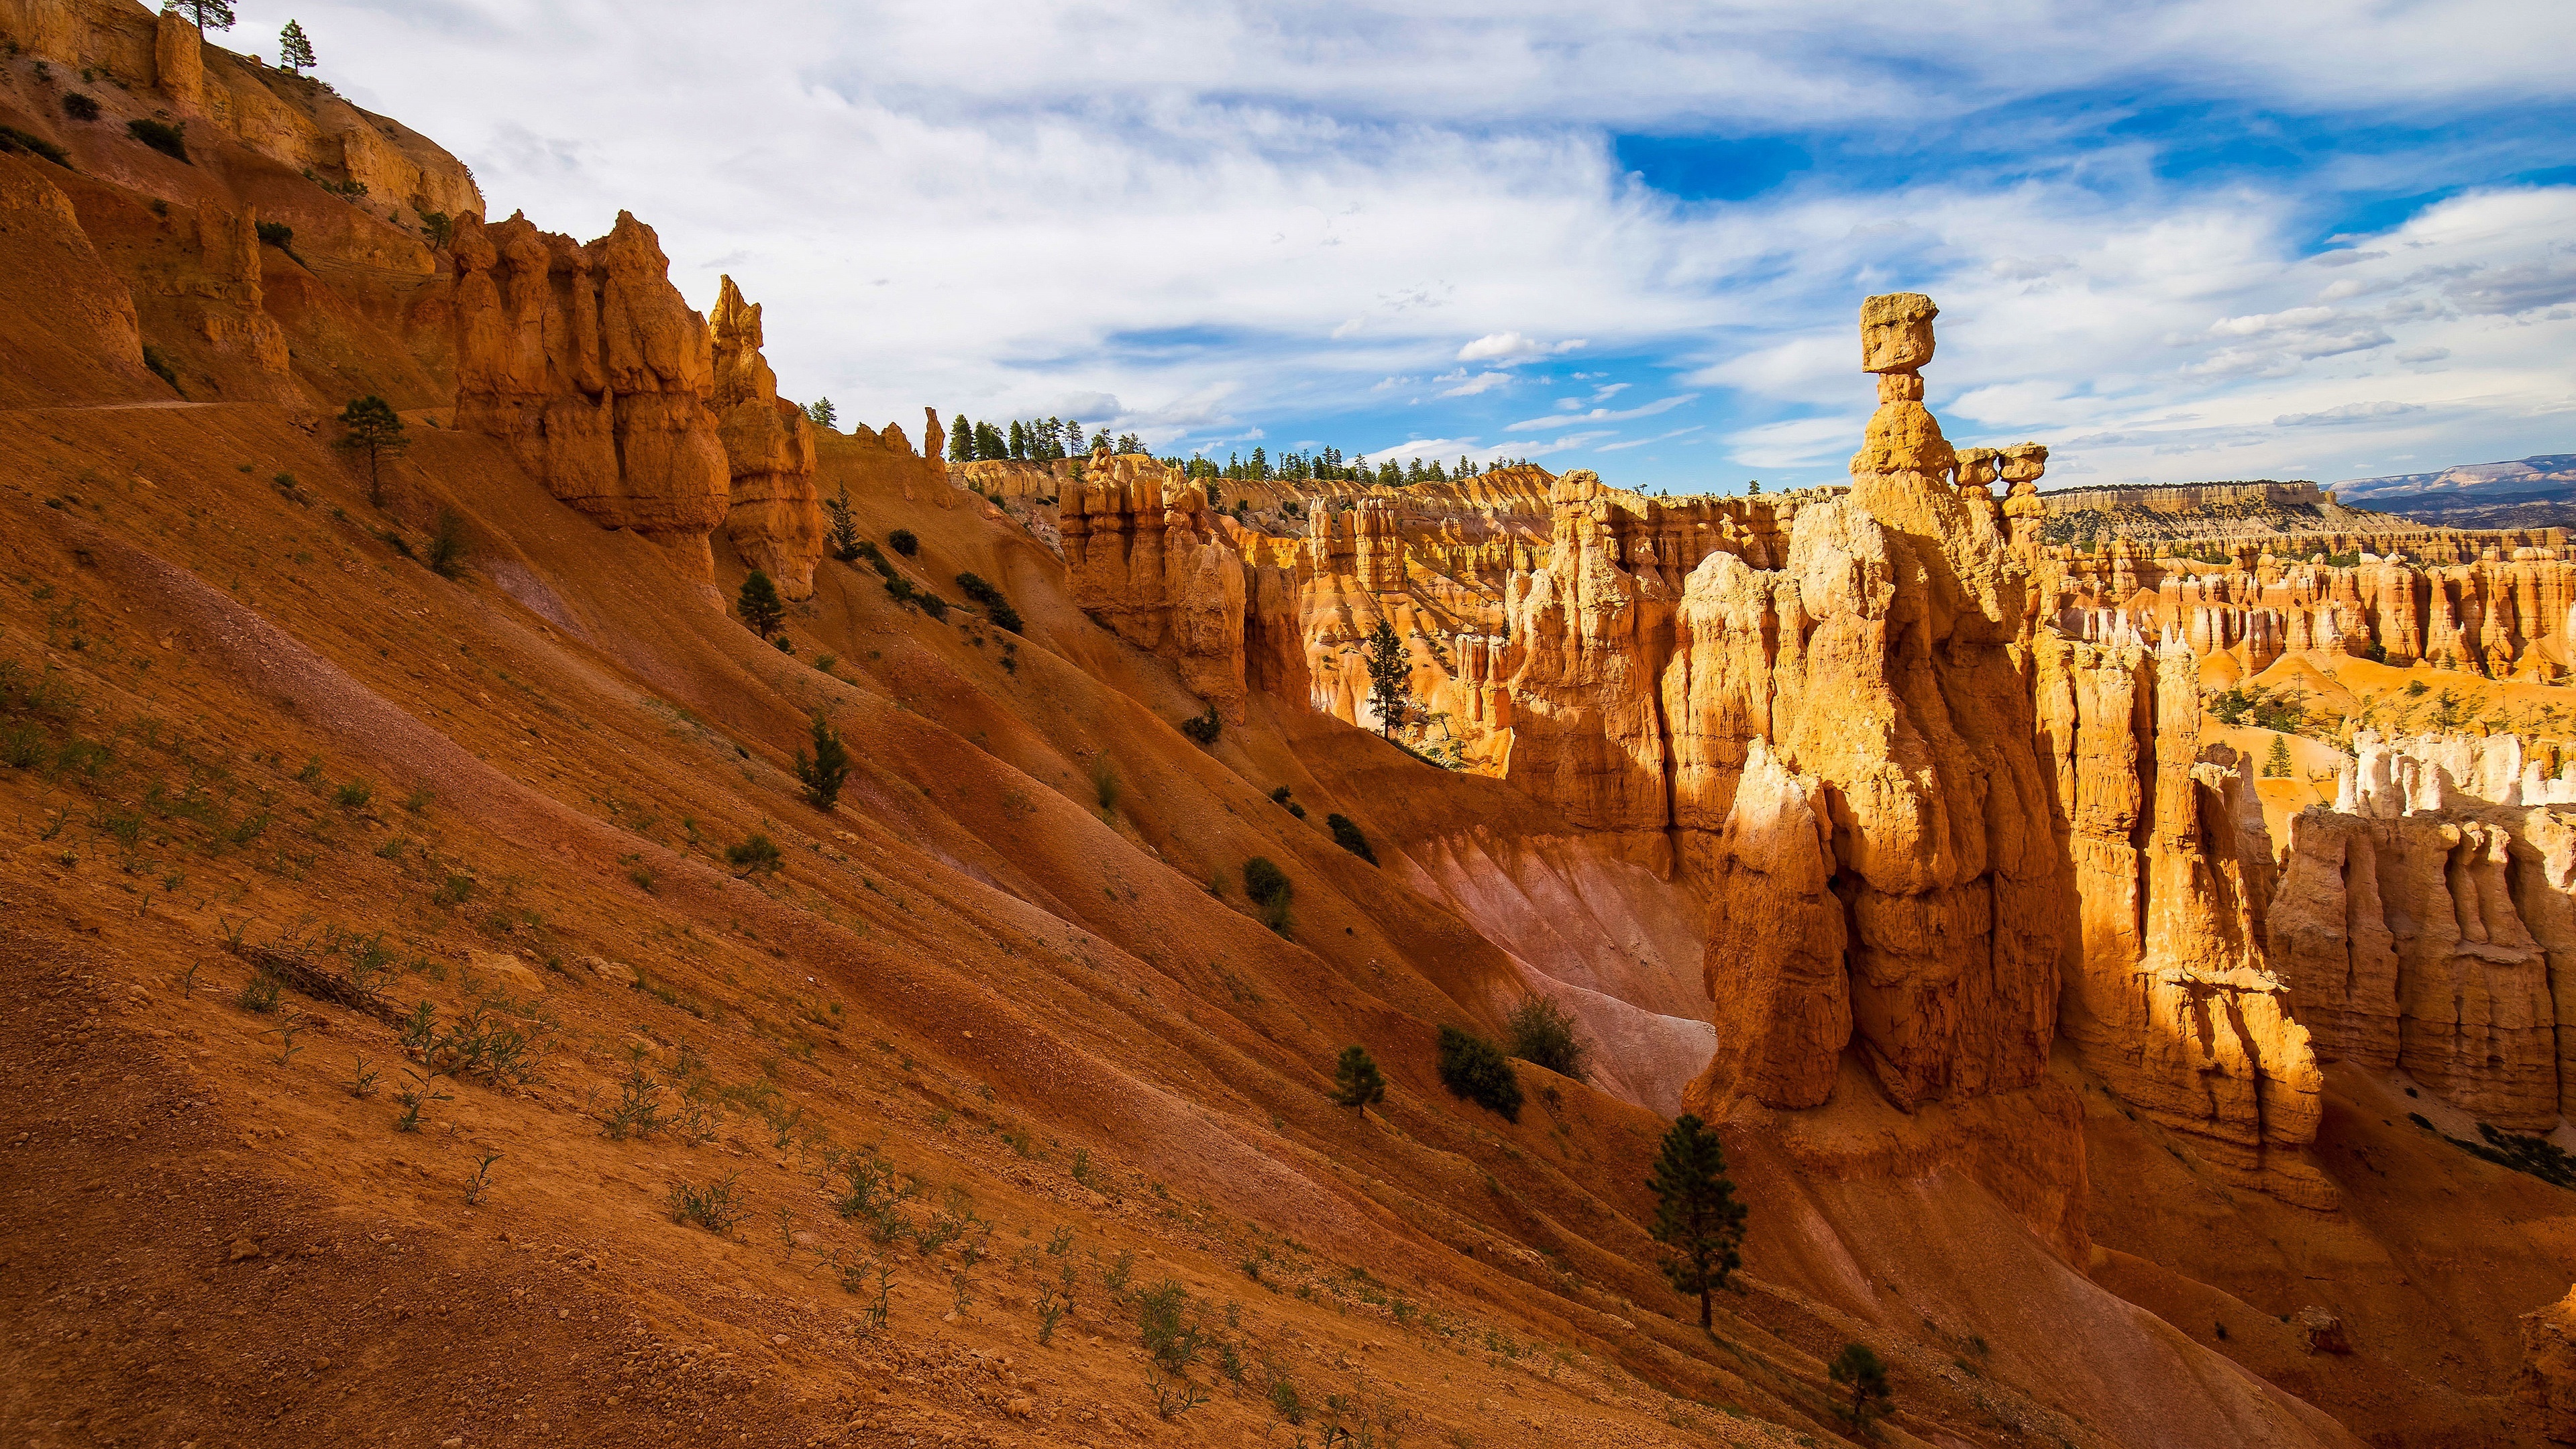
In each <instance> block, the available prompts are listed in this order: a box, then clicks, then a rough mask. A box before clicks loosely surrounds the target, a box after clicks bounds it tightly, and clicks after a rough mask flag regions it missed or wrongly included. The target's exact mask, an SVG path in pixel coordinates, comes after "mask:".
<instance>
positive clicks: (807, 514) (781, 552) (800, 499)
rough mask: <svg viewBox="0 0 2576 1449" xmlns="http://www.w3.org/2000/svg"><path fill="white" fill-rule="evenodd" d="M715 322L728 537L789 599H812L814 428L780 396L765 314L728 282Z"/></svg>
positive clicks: (817, 544)
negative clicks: (763, 338)
mask: <svg viewBox="0 0 2576 1449" xmlns="http://www.w3.org/2000/svg"><path fill="white" fill-rule="evenodd" d="M710 320H711V323H712V330H713V335H714V345H715V391H714V396H713V398H712V399H711V402H712V405H713V407H714V410H715V415H716V424H717V428H718V430H719V434H720V436H721V437H722V438H723V441H724V451H725V461H726V464H727V466H728V469H729V471H730V472H731V474H732V483H731V496H732V501H731V504H730V506H728V508H727V509H726V511H725V525H724V526H725V537H726V538H727V539H728V540H729V541H730V542H731V543H732V544H733V546H734V550H735V551H736V552H737V553H739V554H741V555H742V560H743V562H744V563H745V564H747V565H749V566H750V567H752V568H756V569H760V570H762V571H764V572H766V573H767V574H768V575H769V576H770V578H771V579H772V580H773V581H775V582H776V583H777V585H778V589H779V592H781V593H783V594H785V595H786V596H787V597H788V598H791V599H803V598H810V597H812V595H813V593H814V565H815V564H816V563H817V562H819V561H821V559H822V557H823V503H822V497H821V495H820V493H819V492H818V491H817V490H816V488H815V484H814V424H813V421H812V420H811V419H809V418H808V417H806V416H805V410H804V409H803V408H801V407H798V406H797V405H796V404H794V403H792V402H788V401H787V400H785V399H783V398H781V397H780V396H779V395H778V374H776V373H774V372H772V371H770V370H769V361H768V359H766V358H764V357H762V356H761V355H760V308H759V306H758V305H757V304H754V303H747V302H745V301H743V299H742V292H741V290H740V289H739V288H737V287H735V286H734V284H733V278H731V277H726V278H723V279H722V282H721V284H720V289H719V291H718V293H717V296H716V310H715V315H714V317H713V318H712V319H710Z"/></svg>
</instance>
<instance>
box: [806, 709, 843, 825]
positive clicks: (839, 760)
mask: <svg viewBox="0 0 2576 1449" xmlns="http://www.w3.org/2000/svg"><path fill="white" fill-rule="evenodd" d="M796 778H797V779H799V780H802V781H803V782H804V783H805V802H806V803H807V804H809V805H811V806H813V807H814V808H815V809H817V810H823V811H829V810H830V809H831V808H832V805H833V803H834V802H835V801H838V800H839V799H840V798H841V785H842V783H843V782H845V781H847V780H848V779H849V778H850V752H849V750H848V749H847V748H846V747H844V746H843V745H842V744H841V732H840V731H839V730H836V729H834V728H832V722H831V720H829V719H827V718H825V717H824V716H823V715H821V714H819V713H818V714H816V715H815V716H814V754H813V756H812V758H810V759H809V758H807V756H806V754H805V752H804V751H803V750H798V751H797V752H796Z"/></svg>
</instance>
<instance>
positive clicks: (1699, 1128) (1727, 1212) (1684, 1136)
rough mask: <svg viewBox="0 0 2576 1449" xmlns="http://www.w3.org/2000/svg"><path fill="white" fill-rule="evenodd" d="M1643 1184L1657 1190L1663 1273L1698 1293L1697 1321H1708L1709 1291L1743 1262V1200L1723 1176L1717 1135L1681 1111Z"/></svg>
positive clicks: (1680, 1286)
mask: <svg viewBox="0 0 2576 1449" xmlns="http://www.w3.org/2000/svg"><path fill="white" fill-rule="evenodd" d="M1646 1185H1647V1186H1648V1187H1651V1188H1653V1189H1654V1192H1655V1227H1654V1235H1655V1241H1656V1242H1659V1243H1662V1244H1663V1245H1665V1246H1666V1247H1668V1248H1671V1249H1672V1250H1673V1254H1674V1256H1672V1257H1670V1258H1667V1259H1666V1260H1664V1265H1663V1267H1664V1277H1665V1278H1667V1279H1669V1280H1670V1281H1671V1282H1672V1285H1673V1290H1674V1291H1675V1292H1677V1293H1696V1294H1698V1295H1699V1326H1700V1327H1702V1328H1706V1327H1708V1326H1709V1321H1710V1320H1709V1294H1710V1292H1711V1291H1712V1290H1715V1289H1718V1288H1723V1287H1725V1286H1726V1279H1727V1275H1728V1274H1730V1273H1732V1272H1734V1271H1735V1270H1736V1269H1737V1268H1739V1267H1742V1266H1743V1263H1744V1259H1743V1255H1742V1254H1740V1253H1738V1252H1737V1251H1736V1245H1737V1244H1739V1243H1741V1242H1743V1241H1744V1204H1742V1203H1740V1202H1737V1201H1736V1200H1735V1183H1734V1181H1733V1180H1732V1179H1730V1178H1728V1177H1727V1175H1726V1150H1725V1149H1724V1148H1722V1147H1720V1146H1719V1145H1718V1141H1717V1134H1716V1133H1714V1132H1712V1131H1710V1130H1708V1128H1706V1127H1705V1126H1703V1125H1701V1123H1700V1120H1699V1118H1698V1117H1696V1116H1694V1115H1691V1114H1689V1113H1684V1114H1683V1115H1682V1119H1681V1120H1680V1121H1678V1122H1675V1123H1674V1124H1673V1129H1672V1130H1671V1131H1670V1132H1667V1133H1665V1134H1664V1150H1663V1153H1662V1155H1660V1156H1658V1157H1657V1158H1656V1159H1655V1172H1654V1176H1652V1177H1650V1178H1648V1179H1647V1180H1646Z"/></svg>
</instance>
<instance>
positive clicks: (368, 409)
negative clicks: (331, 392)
mask: <svg viewBox="0 0 2576 1449" xmlns="http://www.w3.org/2000/svg"><path fill="white" fill-rule="evenodd" d="M340 446H341V447H343V448H347V449H349V450H350V451H352V452H357V453H364V454H365V455H366V457H367V501H368V502H369V503H371V504H374V505H376V506H377V507H379V508H381V507H383V506H384V502H385V476H384V467H385V460H386V459H387V458H399V457H401V456H402V455H403V453H404V452H405V451H406V450H407V449H409V448H410V447H411V439H410V438H408V437H406V436H404V434H403V420H402V415H401V414H400V413H397V412H395V411H394V408H393V404H391V403H389V402H386V401H385V400H384V399H383V398H380V397H378V396H376V395H375V394H374V393H369V394H367V395H366V396H365V397H362V398H352V399H350V401H349V405H348V406H347V407H344V408H342V409H340Z"/></svg>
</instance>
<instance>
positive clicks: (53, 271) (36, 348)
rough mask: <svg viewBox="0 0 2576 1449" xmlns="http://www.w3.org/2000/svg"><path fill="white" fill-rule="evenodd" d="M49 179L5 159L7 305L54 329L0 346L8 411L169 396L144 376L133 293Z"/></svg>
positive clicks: (1, 270) (0, 234)
mask: <svg viewBox="0 0 2576 1449" xmlns="http://www.w3.org/2000/svg"><path fill="white" fill-rule="evenodd" d="M45 170H46V168H45V167H43V166H42V164H41V163H39V162H37V161H35V160H33V159H32V158H29V157H25V156H0V304H6V305H7V306H8V308H9V310H10V311H11V313H12V314H13V315H16V316H21V317H41V318H43V319H44V323H45V325H44V326H43V327H42V328H41V329H37V330H34V331H32V332H31V333H29V334H28V335H13V336H11V337H9V338H7V339H6V340H5V343H0V407H39V406H43V405H45V404H49V403H57V402H71V401H83V402H88V401H143V400H147V399H152V398H166V397H168V396H170V390H169V388H168V387H167V386H165V385H164V384H163V383H162V382H161V381H160V380H159V379H158V378H155V377H153V376H152V374H150V373H149V372H147V371H145V370H144V367H143V336H142V332H141V329H140V324H139V322H138V321H137V319H136V316H135V309H134V296H133V294H132V293H131V292H129V291H128V290H126V288H125V286H124V284H123V283H121V282H119V281H118V280H117V278H116V275H115V273H113V272H111V271H110V270H108V267H107V264H106V263H105V262H104V261H102V260H101V259H100V257H99V255H98V251H97V249H96V248H95V247H93V246H92V245H91V244H90V239H89V237H88V235H87V234H86V233H85V232H83V231H82V230H81V224H80V217H79V215H78V213H76V212H75V211H74V210H73V209H72V204H71V200H70V198H68V197H66V196H65V195H64V194H63V192H62V188H60V187H58V186H56V185H55V184H54V182H53V179H52V178H51V177H49V176H47V175H46V174H45Z"/></svg>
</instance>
